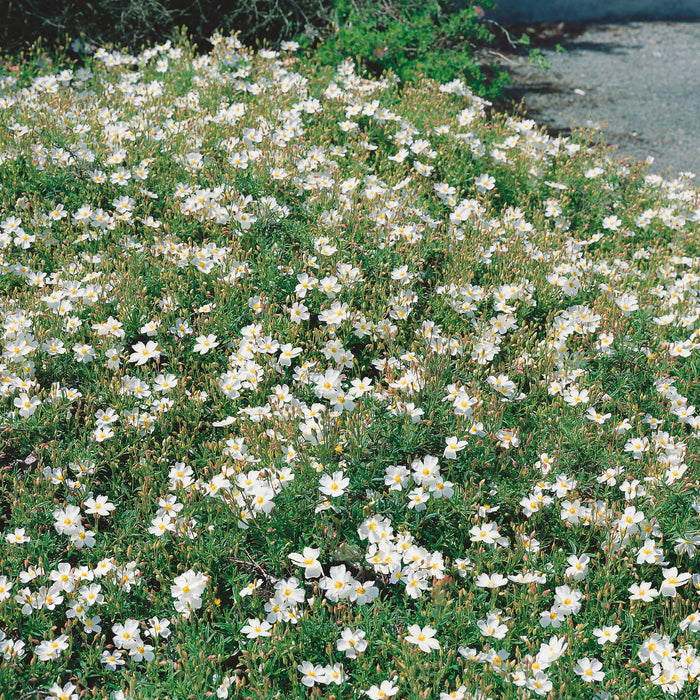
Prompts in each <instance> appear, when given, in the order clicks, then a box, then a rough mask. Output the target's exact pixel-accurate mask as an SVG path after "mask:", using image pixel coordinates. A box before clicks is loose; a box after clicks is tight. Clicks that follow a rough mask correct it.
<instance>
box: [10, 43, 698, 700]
mask: <svg viewBox="0 0 700 700" xmlns="http://www.w3.org/2000/svg"><path fill="white" fill-rule="evenodd" d="M213 44H214V48H213V50H212V52H211V53H209V54H207V55H195V54H194V53H193V52H192V51H191V50H190V49H189V48H188V47H187V46H186V45H182V46H172V45H169V44H163V45H159V46H156V47H154V48H152V49H148V50H146V51H144V52H142V53H140V54H138V55H129V54H124V53H119V52H115V51H108V50H98V51H96V52H95V53H94V55H92V56H89V55H88V56H86V57H85V60H84V64H83V66H82V67H81V68H77V67H75V68H73V69H63V70H61V69H54V68H52V67H51V66H48V65H46V64H44V65H43V67H42V66H39V67H36V66H33V67H32V66H22V67H20V68H19V69H18V70H17V71H15V72H10V73H8V74H6V75H3V76H2V77H1V78H0V90H1V92H0V173H1V182H2V189H0V271H1V273H2V274H0V290H1V291H0V314H1V315H2V364H1V365H0V377H1V378H2V381H1V382H0V386H1V387H2V396H1V398H0V402H1V407H2V423H1V424H0V435H2V443H1V444H2V449H1V454H0V479H1V480H2V511H1V513H0V515H1V517H2V540H1V543H0V547H1V549H0V697H2V698H6V699H7V700H9V699H10V698H17V697H31V696H37V697H51V698H70V700H73V699H74V698H78V697H104V698H114V699H115V700H123V699H124V698H176V699H178V700H179V699H181V698H182V699H184V698H202V697H219V698H225V697H245V698H248V697H249V698H257V697H260V698H278V697H279V698H306V697H322V696H327V697H329V698H331V697H334V698H362V697H369V698H372V699H376V698H389V697H396V698H440V700H443V699H445V698H462V699H466V698H472V699H476V698H478V699H480V700H484V699H485V698H494V699H495V698H524V697H551V698H581V697H596V698H615V697H619V698H660V697H664V696H665V695H675V696H676V697H695V696H697V693H698V690H697V688H698V684H697V677H698V675H699V674H700V659H698V657H697V646H698V632H699V631H700V613H699V612H698V600H699V599H698V592H699V591H700V574H698V573H697V570H698V554H697V550H698V547H700V535H699V533H698V514H699V512H700V495H699V484H698V476H697V475H698V468H697V454H696V445H697V439H698V436H700V431H699V428H700V419H698V418H697V417H696V412H695V404H696V403H697V400H698V388H699V386H700V385H699V384H698V361H697V358H696V355H695V353H694V351H695V350H696V349H697V348H698V342H699V341H698V330H696V328H695V326H696V324H697V321H698V318H699V317H700V305H699V304H698V288H699V286H700V285H699V282H700V277H699V276H698V274H697V266H698V263H699V258H698V252H699V250H698V223H697V222H698V212H699V210H700V201H699V200H698V191H697V189H695V188H694V186H693V182H692V176H691V175H690V174H683V175H681V176H680V177H679V178H677V179H672V180H664V179H662V178H660V177H655V176H650V175H645V174H644V173H643V172H642V171H641V169H640V168H639V167H638V166H637V165H634V164H632V165H630V164H626V165H625V164H620V163H617V162H613V161H611V160H610V159H609V158H607V156H606V154H605V152H604V151H602V150H600V149H599V148H598V147H595V148H594V147H592V146H591V145H590V144H589V143H588V142H587V141H586V140H585V139H583V138H582V139H580V140H575V139H574V140H571V139H565V138H557V139H554V138H551V137H548V136H547V135H546V134H545V133H544V132H543V131H541V130H540V129H538V128H537V126H536V125H535V124H534V123H532V122H531V121H528V120H524V119H520V118H516V117H506V116H502V115H491V114H489V109H488V107H489V105H488V104H487V103H485V102H484V101H483V99H480V98H478V97H476V96H474V95H472V94H471V92H470V91H469V90H468V89H467V88H466V87H465V85H464V84H463V83H462V82H460V81H459V80H455V81H451V82H447V83H443V84H441V85H440V84H437V83H433V82H430V81H423V82H419V83H416V84H403V83H402V84H397V82H396V81H395V80H394V79H393V78H392V76H391V75H386V76H384V77H382V78H379V79H375V78H373V79H369V78H366V77H363V76H362V75H360V74H358V72H357V71H356V70H355V68H354V66H353V64H352V63H350V62H347V61H345V62H343V63H341V64H340V65H339V66H337V67H336V68H319V67H317V66H314V65H313V64H306V65H304V64H302V63H301V62H300V61H299V60H298V59H297V58H295V50H296V46H295V44H293V43H287V44H284V45H283V46H282V48H281V50H280V51H279V52H276V51H271V50H263V51H259V52H253V51H251V50H249V49H246V48H245V47H243V46H242V45H241V44H240V43H239V42H238V40H237V39H236V38H235V37H221V36H215V37H213Z"/></svg>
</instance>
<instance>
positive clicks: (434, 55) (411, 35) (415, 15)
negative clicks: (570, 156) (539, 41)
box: [317, 0, 506, 97]
mask: <svg viewBox="0 0 700 700" xmlns="http://www.w3.org/2000/svg"><path fill="white" fill-rule="evenodd" d="M483 4H484V3H482V5H483ZM485 5H486V6H489V5H490V3H486V4H485ZM333 13H334V15H333V20H334V21H333V31H332V32H331V33H327V34H326V35H325V36H324V41H323V42H322V43H321V44H320V45H319V47H318V50H317V57H318V60H319V61H320V62H322V63H326V64H329V65H337V64H338V63H339V62H340V61H341V60H342V59H344V58H346V57H347V56H352V57H353V58H354V59H355V60H356V61H358V62H359V63H361V64H362V65H363V66H364V67H365V68H366V69H367V70H369V71H370V72H371V73H372V74H374V75H379V74H381V73H382V72H384V71H392V72H393V73H395V74H396V75H397V76H398V77H399V78H400V79H401V80H402V81H408V80H416V79H417V78H419V77H420V76H428V77H430V78H433V79H434V80H438V81H442V82H447V81H449V80H452V79H453V78H455V77H459V78H462V79H464V80H465V81H466V82H467V83H468V84H469V85H470V86H471V87H472V89H473V90H475V91H476V92H477V93H479V94H483V95H486V96H488V97H495V96H498V95H500V91H501V89H502V86H503V85H504V84H505V82H506V74H505V73H504V72H503V71H500V70H499V69H498V68H496V67H495V66H489V67H484V66H482V65H480V64H479V63H477V61H476V60H475V58H474V51H475V49H477V48H479V47H483V46H486V45H488V44H489V43H490V42H491V41H492V40H493V38H494V37H493V34H491V33H490V32H489V30H488V29H487V28H486V26H485V25H484V24H483V23H482V22H480V16H481V14H483V11H482V10H481V8H477V7H476V6H475V5H474V4H469V5H468V6H467V7H464V8H462V9H460V10H455V9H454V8H453V6H452V3H451V2H449V1H447V2H446V0H428V2H423V1H421V0H390V1H389V2H383V3H377V2H373V1H372V0H336V2H335V3H334V8H333Z"/></svg>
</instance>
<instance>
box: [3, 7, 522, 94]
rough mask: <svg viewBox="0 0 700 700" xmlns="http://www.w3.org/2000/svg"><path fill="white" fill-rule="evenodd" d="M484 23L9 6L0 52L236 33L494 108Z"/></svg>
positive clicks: (303, 11) (425, 17)
mask: <svg viewBox="0 0 700 700" xmlns="http://www.w3.org/2000/svg"><path fill="white" fill-rule="evenodd" d="M490 4H491V3H490V0H487V2H486V3H482V5H484V6H486V7H488V6H489V5H490ZM482 14H483V11H482V10H481V8H480V7H477V6H475V5H473V4H469V5H468V6H467V7H463V8H462V9H459V10H457V9H455V8H454V7H453V5H452V3H451V2H450V0H429V1H428V2H420V1H419V0H390V2H385V3H377V2H374V1H373V0H332V1H331V2H329V1H328V0H283V2H279V1H277V0H245V1H242V0H236V1H234V2H221V1H217V0H199V1H198V2H194V3H192V2H185V1H184V0H174V1H173V2H162V1H161V0H126V1H123V0H88V1H87V2H84V1H83V0H80V1H78V0H67V1H66V2H61V3H55V2H52V1H50V0H36V1H35V2H30V1H29V0H10V1H9V2H7V3H4V5H3V6H2V8H0V47H1V49H2V51H3V52H4V53H5V54H7V55H10V56H13V55H14V56H17V55H19V54H20V53H21V52H22V51H26V50H27V49H28V48H29V47H34V48H33V52H30V54H29V55H26V56H22V58H21V60H19V63H20V64H21V65H22V66H23V70H26V69H27V67H29V66H31V65H32V63H33V60H32V59H34V60H36V58H37V57H38V56H40V55H42V51H43V49H44V48H45V49H46V51H45V52H44V58H43V59H42V60H44V61H46V60H47V59H46V54H48V55H50V56H51V57H52V58H53V59H54V60H55V59H56V58H60V59H62V60H63V61H65V59H66V54H67V48H68V46H69V45H70V44H71V42H72V41H73V40H75V39H77V38H78V37H80V38H81V39H82V41H83V44H88V45H97V46H105V45H115V46H119V47H123V48H124V49H126V50H129V51H134V52H135V51H138V50H139V49H141V48H142V47H143V46H144V45H147V44H162V43H164V42H165V41H173V42H178V40H180V39H181V38H182V36H183V35H188V36H190V37H191V40H192V41H193V42H194V43H195V44H196V45H197V46H198V47H199V48H200V49H207V48H209V42H208V39H209V37H210V36H211V35H212V34H213V33H214V32H216V31H220V32H222V33H224V34H227V33H229V32H232V31H235V32H237V34H238V36H239V39H240V40H241V41H242V42H243V43H245V44H248V45H256V44H257V45H271V46H279V44H280V42H281V41H283V40H288V39H292V38H294V37H296V38H297V39H299V40H300V41H301V42H302V44H303V45H304V46H307V47H311V46H313V47H314V48H316V49H317V51H316V52H315V53H316V54H317V57H318V60H319V61H320V62H321V63H324V64H326V65H333V66H335V65H337V64H338V63H340V62H341V61H342V60H344V59H345V58H348V57H352V58H354V59H355V60H356V61H358V62H359V63H361V64H362V65H363V66H364V67H365V68H366V69H367V70H368V71H370V72H371V73H372V74H374V75H379V74H380V73H382V72H383V71H392V72H393V73H394V74H396V75H397V76H398V77H399V78H400V79H401V80H402V81H407V80H414V79H416V78H418V77H419V76H423V75H425V76H428V77H430V78H433V79H435V80H439V81H442V82H447V81H448V80H451V79H453V78H456V77H459V78H462V79H464V80H465V81H466V82H467V84H468V85H469V86H470V87H471V88H472V89H473V90H474V91H475V92H476V93H477V94H481V95H484V96H486V97H489V98H497V97H499V96H501V92H502V87H503V85H504V84H506V82H507V80H508V79H507V74H506V73H505V72H504V71H502V70H501V69H500V68H498V67H497V66H496V65H495V64H490V65H485V64H484V63H483V62H480V61H477V60H476V58H475V51H477V50H478V49H480V48H483V47H485V46H487V45H489V44H490V43H491V42H492V40H493V38H494V37H493V34H491V32H489V30H488V29H487V27H486V25H485V24H484V23H483V22H481V21H480V17H481V15H482ZM37 42H38V43H37ZM12 62H15V59H13V60H12ZM49 62H51V61H50V60H49Z"/></svg>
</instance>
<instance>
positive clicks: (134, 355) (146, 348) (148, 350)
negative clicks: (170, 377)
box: [129, 340, 162, 366]
mask: <svg viewBox="0 0 700 700" xmlns="http://www.w3.org/2000/svg"><path fill="white" fill-rule="evenodd" d="M161 354H162V353H161V351H160V350H159V349H158V343H156V342H154V341H152V340H149V341H148V343H146V344H145V345H144V344H143V343H141V342H139V343H136V344H135V345H133V346H132V347H131V355H129V362H132V363H135V364H136V366H141V365H145V364H146V362H148V361H149V360H151V359H155V360H157V359H158V358H159V357H160V356H161Z"/></svg>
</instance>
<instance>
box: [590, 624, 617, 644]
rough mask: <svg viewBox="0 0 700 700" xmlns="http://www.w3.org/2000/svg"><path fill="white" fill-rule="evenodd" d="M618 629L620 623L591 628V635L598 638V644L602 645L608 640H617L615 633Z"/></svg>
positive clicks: (613, 641) (612, 641) (611, 641)
mask: <svg viewBox="0 0 700 700" xmlns="http://www.w3.org/2000/svg"><path fill="white" fill-rule="evenodd" d="M619 631H620V625H612V626H606V627H602V628H596V629H594V630H593V635H594V636H595V637H596V638H597V639H598V644H600V645H601V646H603V645H604V644H607V643H608V642H610V644H614V643H615V642H616V641H617V634H618V632H619Z"/></svg>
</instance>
